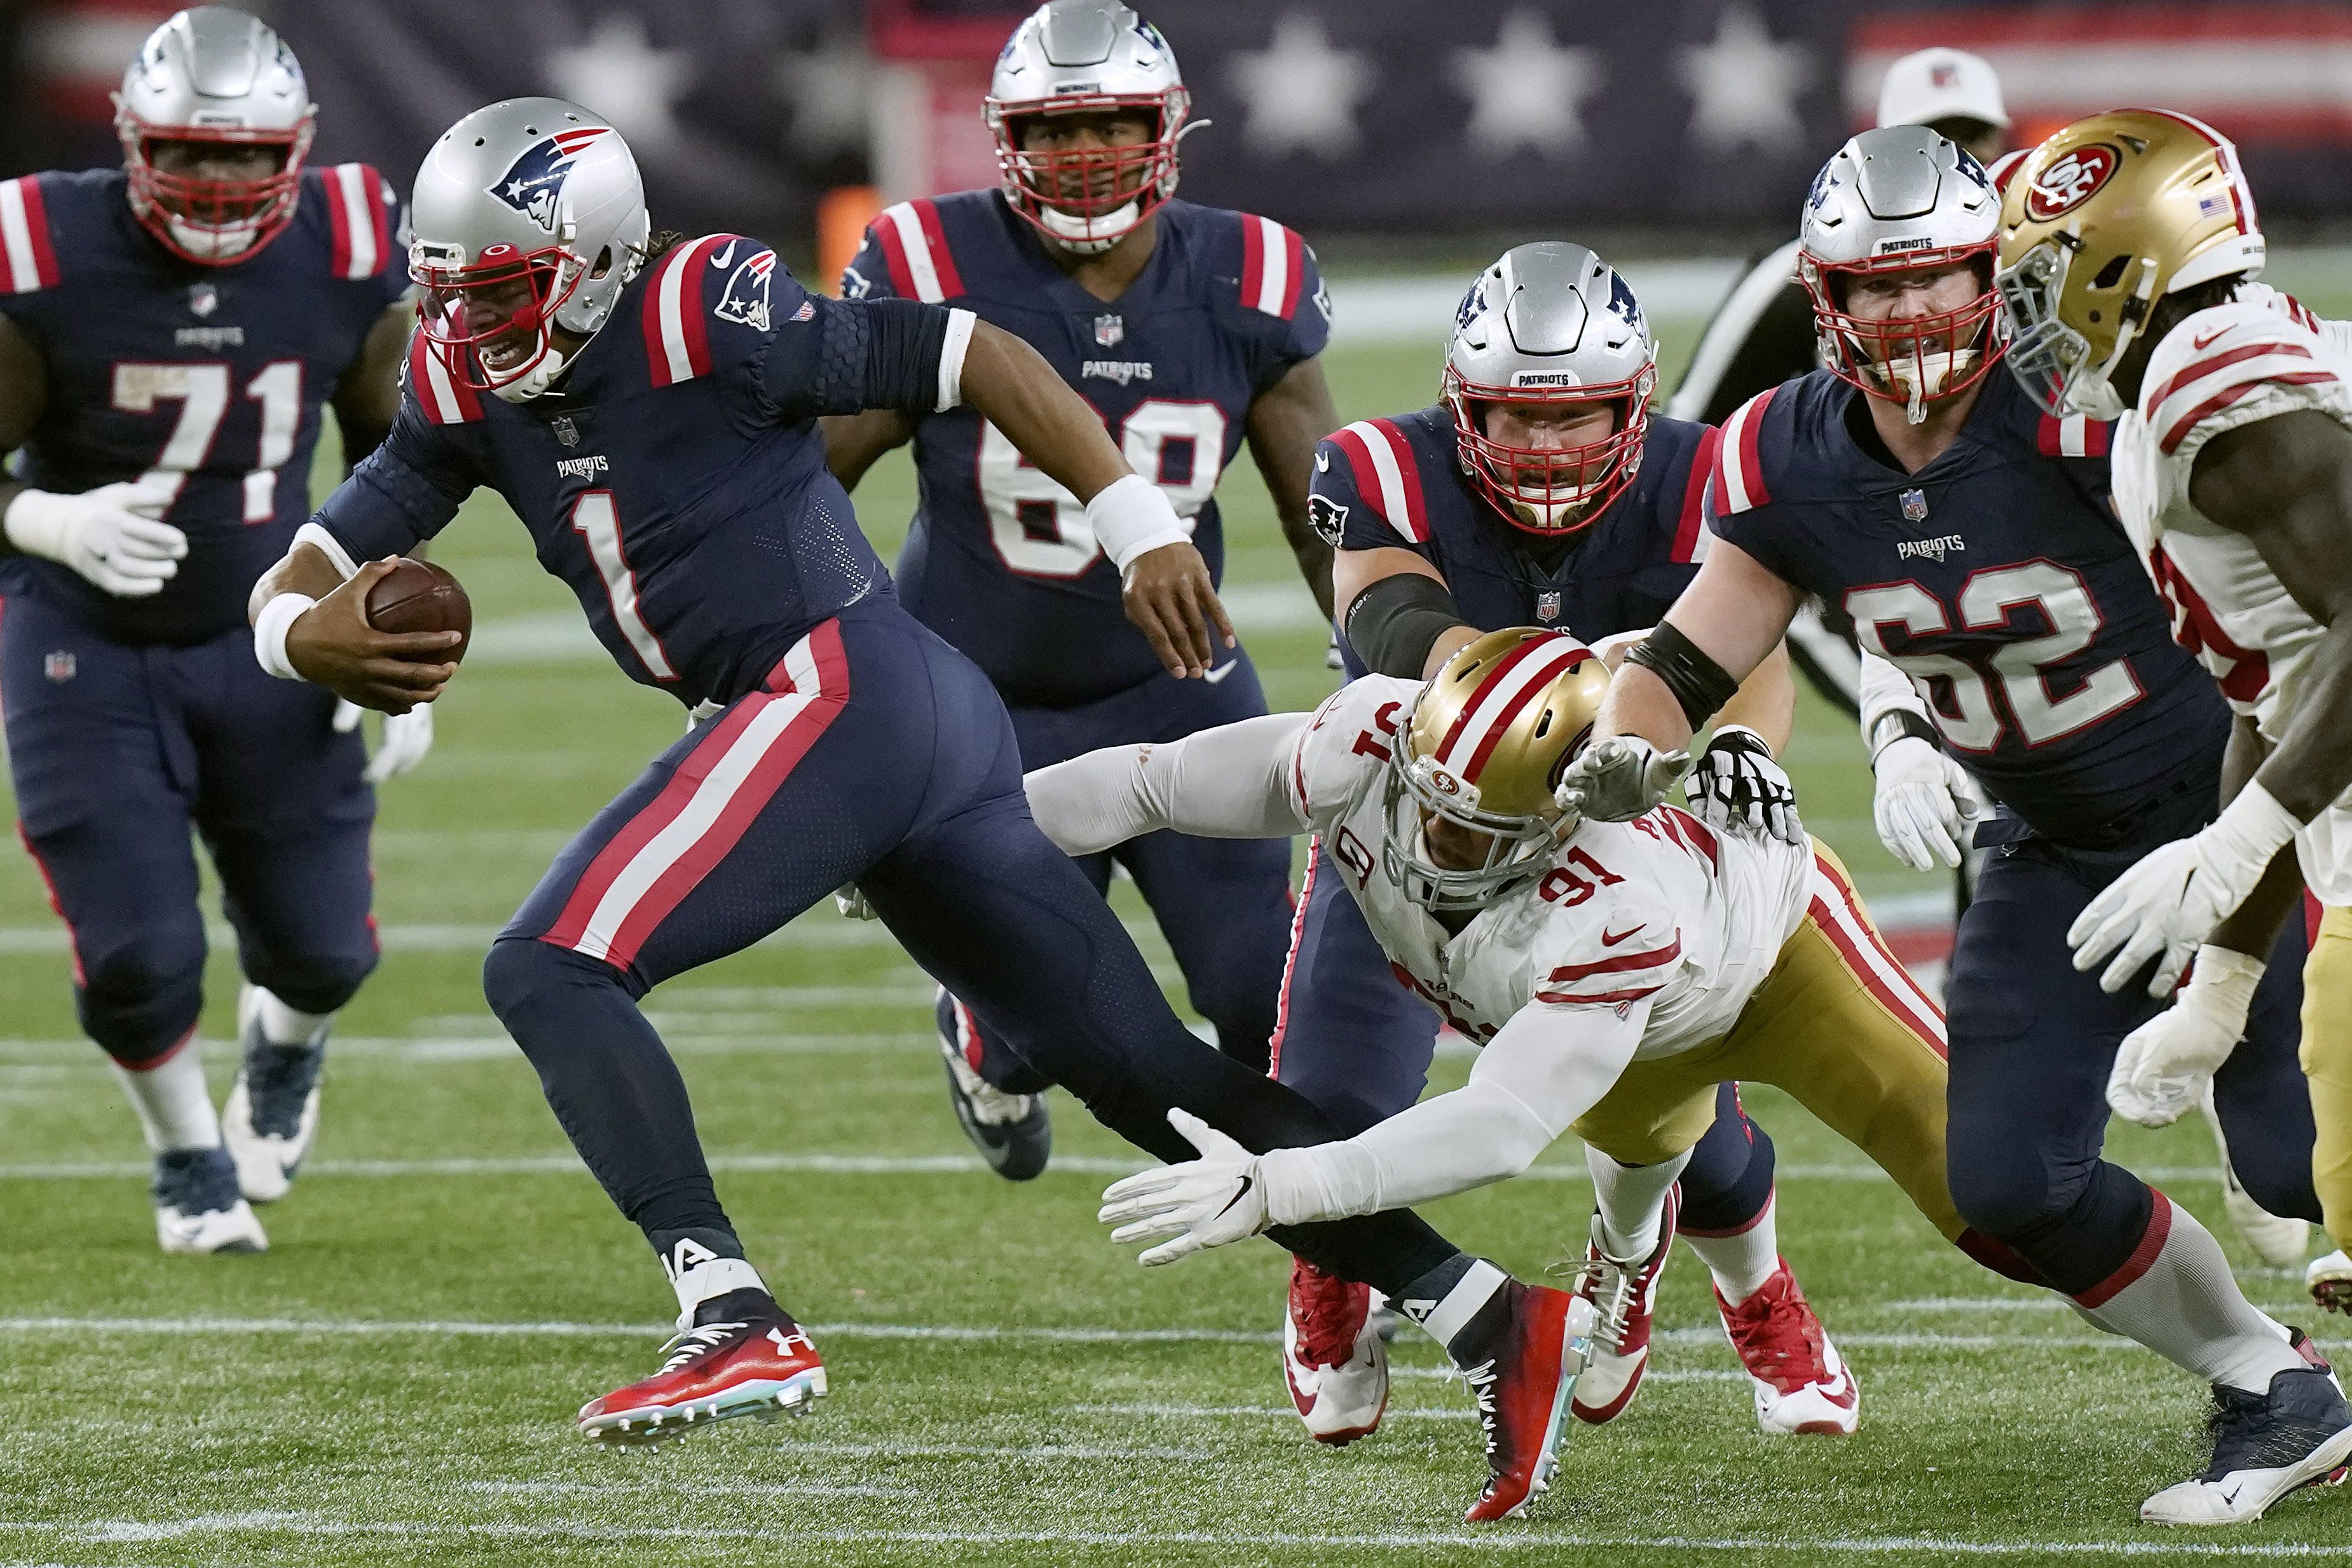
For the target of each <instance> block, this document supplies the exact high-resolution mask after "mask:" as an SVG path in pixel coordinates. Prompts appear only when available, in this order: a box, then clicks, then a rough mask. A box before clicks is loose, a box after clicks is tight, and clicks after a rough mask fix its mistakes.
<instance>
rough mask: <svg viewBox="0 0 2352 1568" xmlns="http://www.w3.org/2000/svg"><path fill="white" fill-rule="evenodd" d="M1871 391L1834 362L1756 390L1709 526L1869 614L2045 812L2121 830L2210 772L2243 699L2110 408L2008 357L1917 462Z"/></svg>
mask: <svg viewBox="0 0 2352 1568" xmlns="http://www.w3.org/2000/svg"><path fill="white" fill-rule="evenodd" d="M1856 398H1857V394H1856V393H1855V392H1853V390H1852V389H1851V388H1849V387H1847V386H1846V385H1845V384H1844V383H1843V382H1839V381H1838V380H1837V379H1836V378H1834V377H1832V376H1831V375H1830V374H1829V373H1828V372H1827V371H1816V372H1815V373H1813V374H1811V375H1809V376H1806V377H1804V378H1802V379H1801V380H1798V381H1793V382H1786V383H1784V384H1783V385H1781V386H1779V387H1776V388H1774V389H1773V390H1772V391H1770V392H1765V393H1763V394H1761V395H1760V396H1759V397H1757V398H1755V399H1753V400H1751V401H1750V402H1747V403H1745V404H1742V405H1741V407H1740V408H1739V409H1738V412H1736V413H1734V414H1733V415H1732V416H1731V418H1730V419H1729V420H1728V421H1727V422H1726V423H1725V424H1724V427H1723V439H1722V442H1721V444H1720V445H1719V447H1718V449H1717V455H1716V463H1715V468H1714V472H1713V474H1712V476H1710V479H1709V482H1708V487H1707V497H1706V512H1707V526H1708V528H1710V529H1711V530H1712V531H1713V532H1714V533H1715V534H1717V536H1718V537H1720V538H1725V539H1727V540H1729V541H1730V542H1731V543H1733V544H1735V545H1737V546H1738V547H1739V548H1740V549H1742V550H1745V551H1746V552H1747V553H1748V554H1749V555H1751V556H1753V557H1754V558H1755V559H1757V560H1758V561H1759V562H1761V563H1762V564H1763V565H1764V566H1765V567H1766V568H1767V569H1768V570H1770V571H1772V572H1774V573H1775V574H1777V575H1778V576H1780V577H1781V578H1782V579H1784V580H1787V581H1788V582H1790V583H1791V584H1793V585H1795V586H1796V587H1798V588H1800V589H1801V590H1803V591H1806V592H1808V593H1814V594H1818V595H1820V596H1821V597H1822V600H1823V601H1825V602H1827V603H1829V604H1832V605H1835V606H1840V607H1843V609H1844V610H1845V612H1847V613H1848V614H1850V615H1852V616H1853V622H1854V628H1855V632H1856V634H1857V635H1858V636H1859V637H1860V638H1861V640H1862V643H1863V645H1864V647H1866V648H1869V649H1871V650H1872V651H1873V652H1874V653H1880V654H1883V655H1884V656H1885V657H1886V658H1887V659H1889V660H1891V661H1892V662H1893V663H1894V664H1895V665H1897V666H1898V667H1900V668H1901V669H1902V670H1903V671H1904V672H1905V673H1906V674H1908V675H1909V676H1910V678H1911V681H1912V684H1913V685H1915V686H1916V687H1917V688H1918V689H1919V692H1920V694H1921V695H1922V696H1923V697H1924V698H1925V700H1926V702H1927V706H1928V709H1929V711H1930V712H1931V714H1932V715H1933V716H1934V720H1935V723H1936V726H1937V729H1938V730H1939V731H1940V732H1941V733H1942V736H1943V738H1944V742H1945V745H1946V746H1947V747H1948V748H1949V749H1950V751H1951V753H1952V754H1953V756H1954V757H1956V758H1958V759H1959V761H1960V763H1961V764H1962V766H1964V767H1966V768H1968V769H1969V772H1971V773H1973V774H1974V775H1975V776H1976V777H1977V778H1978V779H1980V780H1981V781H1982V782H1983V783H1984V785H1985V787H1986V788H1987V789H1989V790H1990V792H1991V794H1992V795H1993V798H1994V799H1995V800H1999V801H2000V803H2001V804H2002V805H2003V806H2005V807H2007V808H2008V809H2009V810H2010V811H2011V812H2012V813H2014V814H2015V816H2016V817H2017V818H2019V819H2021V820H2022V821H2023V822H2024V823H2025V824H2026V825H2028V826H2030V827H2031V828H2032V829H2034V830H2035V831H2040V832H2042V833H2044V834H2046V835H2048V836H2050V837H2052V838H2054V839H2058V840H2060V841H2066V842H2073V843H2084V844H2099V843H2105V842H2108V841H2113V839H2114V837H2115V835H2116V832H2118V831H2122V830H2124V829H2127V828H2128V827H2129V826H2130V825H2132V824H2133V823H2134V822H2136V821H2138V820H2139V819H2140V818H2142V817H2144V816H2145V814H2146V810H2147V808H2149V806H2150V805H2151V803H2152V802H2154V801H2156V800H2159V799H2161V798H2163V797H2166V796H2167V795H2168V794H2170V793H2172V792H2173V791H2175V790H2176V789H2180V788H2189V787H2193V786H2194V781H2196V780H2200V779H2210V778H2211V777H2212V775H2213V770H2214V768H2216V767H2217V766H2218V764H2219V759H2220V756H2221V747H2222V746H2223V744H2224V743H2225V741H2226V740H2227V737H2228V716H2227V714H2226V712H2225V711H2224V710H2223V707H2222V705H2221V701H2220V699H2219V698H2218V697H2217V696H2216V695H2214V693H2213V691H2212V689H2211V683H2210V682H2206V681H2200V680H2197V679H2193V678H2191V677H2192V676H2193V675H2194V674H2195V672H2194V671H2193V670H2192V669H2191V668H2190V663H2191V661H2190V660H2189V655H2188V654H2187V653H2184V652H2183V651H2182V650H2181V649H2180V648H2179V646H2178V645H2177V644H2176V643H2174V642H2173V640H2172V636H2171V627H2170V622H2169V618H2168V616H2167V614H2166V612H2165V609H2164V606H2163V605H2162V604H2161V603H2159V602H2158V600H2157V598H2156V596H2155V594H2154V593H2153V592H2151V591H2149V589H2148V586H2147V578H2146V575H2145V573H2143V572H2142V571H2141V570H2140V569H2139V563H2138V559H2137V555H2136V553H2135V552H2134V550H2133V549H2132V545H2131V541H2130V540H2129V539H2128V538H2126V537H2125V535H2124V532H2123V530H2122V528H2121V527H2120V526H2119V525H2118V524H2117V523H2116V520H2115V517H2114V515H2113V514H2112V513H2111V512H2110V510H2109V509H2108V506H2107V490H2108V459H2107V447H2108V441H2109V430H2108V427H2106V426H2105V425H2101V424H2096V423H2089V422H2086V421H2084V420H2083V419H2081V418H2079V417H2071V418H2066V419H2055V418H2052V417H2050V416H2048V415H2046V414H2043V413H2041V412H2040V410H2038V409H2037V408H2035V407H2034V405H2033V404H2032V402H2031V401H2030V400H2029V399H2028V398H2027V397H2026V396H2025V394H2024V393H2023V392H2021V390H2020V389H2019V388H2018V387H2017V386H2016V384H2015V383H2014V382H2013V381H2012V380H2011V378H2009V377H2006V376H1994V377H1988V378H1987V379H1986V380H1985V382H1983V384H1982V386H1981V389H1980V390H1979V392H1978V394H1977V400H1976V404H1975V406H1974V407H1973V408H1972V409H1971V410H1970V411H1969V416H1968V421H1967V423H1966V424H1965V425H1964V426H1963V427H1962V429H1961V431H1960V434H1959V435H1958V439H1956V440H1955V441H1954V442H1953V443H1952V444H1951V446H1950V448H1949V449H1948V450H1947V451H1946V452H1944V453H1943V454H1942V455H1940V456H1938V457H1937V458H1936V459H1935V461H1933V462H1931V463H1929V464H1928V465H1927V466H1926V467H1924V468H1922V469H1920V470H1919V471H1918V472H1917V473H1916V474H1906V473H1904V472H1903V471H1902V469H1901V468H1899V467H1898V466H1895V465H1893V464H1892V463H1891V462H1889V461H1888V460H1887V459H1886V458H1885V456H1884V455H1879V454H1877V453H1875V452H1874V451H1873V450H1865V447H1864V442H1863V440H1862V439H1860V438H1858V437H1857V434H1856V429H1857V424H1858V423H1860V422H1859V421H1858V420H1857V418H1856V417H1855V411H1854V407H1853V405H1854V403H1855V401H1856ZM1862 428H1864V429H1866V428H1867V426H1866V424H1864V425H1862ZM1873 445H1875V443H1874V442H1873ZM2184 781H2187V782H2184Z"/></svg>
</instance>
